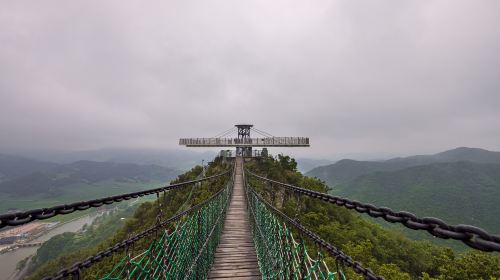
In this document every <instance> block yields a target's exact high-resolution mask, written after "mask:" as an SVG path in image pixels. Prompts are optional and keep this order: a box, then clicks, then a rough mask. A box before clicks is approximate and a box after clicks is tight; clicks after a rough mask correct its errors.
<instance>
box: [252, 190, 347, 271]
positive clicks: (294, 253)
mask: <svg viewBox="0 0 500 280" xmlns="http://www.w3.org/2000/svg"><path fill="white" fill-rule="evenodd" d="M247 198H248V206H249V210H250V211H249V212H250V224H251V226H252V232H253V238H254V242H255V247H256V250H257V257H258V260H259V269H260V271H261V273H262V277H263V279H329V280H333V279H340V280H345V279H346V278H345V275H344V273H343V272H342V271H340V270H336V271H334V272H333V271H330V269H329V268H328V266H327V264H326V263H325V261H324V260H323V258H322V255H321V253H319V252H318V255H317V257H316V258H315V259H313V258H311V257H310V256H309V254H308V250H307V248H306V244H305V241H304V240H303V239H300V240H299V241H297V240H295V238H294V236H293V234H292V232H291V231H290V229H289V228H287V226H286V224H285V223H284V222H282V221H280V220H279V219H278V217H277V216H276V215H275V214H274V213H273V212H271V211H270V210H269V209H268V208H267V206H266V205H265V204H264V203H263V202H262V201H260V199H259V198H258V197H257V195H256V194H255V193H254V192H253V191H251V190H250V189H249V188H247Z"/></svg>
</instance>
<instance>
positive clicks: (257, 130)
mask: <svg viewBox="0 0 500 280" xmlns="http://www.w3.org/2000/svg"><path fill="white" fill-rule="evenodd" d="M252 131H255V132H257V133H258V134H260V135H262V136H265V137H270V138H273V137H274V136H273V135H272V134H271V133H267V132H265V131H263V130H260V129H257V128H255V127H254V128H252Z"/></svg>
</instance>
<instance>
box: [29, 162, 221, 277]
mask: <svg viewBox="0 0 500 280" xmlns="http://www.w3.org/2000/svg"><path fill="white" fill-rule="evenodd" d="M228 168H229V166H228V165H227V164H224V163H223V162H222V160H221V159H220V158H216V160H214V161H213V162H211V163H210V164H209V167H208V170H207V176H210V175H214V174H218V173H221V172H222V171H224V170H227V169H228ZM201 172H202V168H201V167H200V166H196V167H194V168H193V169H191V170H190V171H188V172H186V173H185V174H182V175H180V176H179V177H178V178H177V179H176V180H174V181H173V182H172V183H177V182H183V181H188V180H193V179H196V178H197V177H198V176H199V175H200V174H201ZM226 180H227V176H226V177H224V178H218V179H216V180H212V181H211V182H210V183H208V182H204V183H202V184H200V185H199V186H190V187H187V188H182V189H178V190H174V191H170V192H167V193H166V194H164V195H162V196H161V197H160V200H161V202H162V203H161V204H162V210H163V217H162V219H166V218H167V217H170V216H172V215H173V214H175V213H177V212H179V210H180V209H181V208H185V207H190V206H192V205H196V204H199V203H201V202H202V201H204V200H206V199H207V198H209V197H210V196H211V195H213V194H214V193H215V192H216V191H218V190H219V189H220V188H222V187H223V185H224V184H225V182H226ZM188 198H189V199H188ZM158 213H159V206H158V201H157V200H154V201H152V202H145V203H143V204H141V205H140V206H139V207H138V208H137V210H136V211H135V213H134V215H133V216H132V217H131V218H129V219H127V220H126V222H125V224H124V225H123V226H122V227H121V228H120V229H118V230H116V231H115V232H116V233H115V234H114V235H113V236H112V237H110V238H108V239H106V240H104V241H102V242H98V241H96V244H95V245H94V246H88V247H83V248H80V249H79V250H73V251H72V252H71V253H68V254H65V255H62V256H59V257H57V258H55V259H52V258H50V259H51V260H49V261H48V262H46V263H45V264H43V265H41V266H40V267H39V268H38V269H36V270H35V271H33V272H32V273H31V274H30V275H29V276H28V277H27V279H33V280H34V279H41V278H43V277H45V276H50V275H53V274H55V273H57V271H59V270H60V269H61V268H64V267H69V266H71V265H72V264H73V263H75V262H77V261H81V260H84V259H85V258H87V257H89V256H91V255H94V254H96V253H97V252H99V251H101V250H104V249H106V248H108V247H111V246H113V245H115V244H116V243H118V242H121V241H122V240H125V239H127V237H129V236H132V235H134V234H137V233H139V232H141V231H144V230H146V229H147V228H149V227H151V226H152V225H154V224H155V222H156V217H157V214H158ZM61 238H63V237H61ZM154 238H155V236H151V237H150V238H145V239H142V240H140V241H139V242H136V244H135V245H134V246H133V247H132V248H130V249H129V251H130V253H131V254H133V255H135V254H138V253H139V252H141V251H143V250H145V248H146V247H147V246H148V245H149V244H150V243H151V242H152V241H153V240H154ZM124 254H125V252H121V253H118V254H114V255H112V256H111V257H108V258H106V259H104V260H103V261H101V262H99V263H97V264H95V265H94V266H92V267H91V268H89V269H86V270H85V271H84V274H83V277H84V278H85V279H97V278H99V277H102V276H104V275H106V274H107V273H109V272H110V271H111V270H112V269H113V267H114V266H115V265H116V264H117V263H119V261H120V260H121V259H122V258H123V257H124Z"/></svg>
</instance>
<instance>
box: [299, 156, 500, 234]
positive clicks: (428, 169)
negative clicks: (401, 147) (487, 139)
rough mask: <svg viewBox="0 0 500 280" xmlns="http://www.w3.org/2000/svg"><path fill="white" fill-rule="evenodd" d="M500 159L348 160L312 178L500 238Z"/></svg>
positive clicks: (368, 199)
mask: <svg viewBox="0 0 500 280" xmlns="http://www.w3.org/2000/svg"><path fill="white" fill-rule="evenodd" d="M499 155H500V153H498V152H489V151H486V150H481V149H470V148H459V149H455V150H451V151H447V152H443V153H439V154H436V155H433V156H414V157H409V158H399V159H392V160H388V161H383V162H358V161H350V160H344V161H340V162H338V163H336V164H334V165H330V166H326V167H322V168H318V169H316V170H313V171H311V172H309V173H307V175H308V176H315V177H318V178H320V179H322V180H325V181H326V182H327V183H328V184H329V186H330V187H331V188H332V190H331V191H332V192H333V193H334V194H336V195H340V196H346V197H349V198H352V199H357V200H361V201H365V202H368V203H373V204H377V205H381V206H387V207H390V208H393V209H395V210H407V211H411V212H415V213H416V214H418V215H421V216H437V217H441V218H443V219H444V220H445V221H447V222H449V223H452V224H474V225H477V226H480V227H483V228H485V229H487V230H489V231H491V232H496V233H498V231H499V229H500V220H499V219H495V218H492V217H498V216H499V215H500V156H499ZM465 159H467V161H464V160H465ZM446 161H448V162H446ZM429 162H431V163H429Z"/></svg>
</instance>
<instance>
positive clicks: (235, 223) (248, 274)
mask: <svg viewBox="0 0 500 280" xmlns="http://www.w3.org/2000/svg"><path fill="white" fill-rule="evenodd" d="M242 164H243V163H242V159H241V158H236V175H235V178H234V189H233V195H232V197H231V203H230V204H229V209H228V212H227V216H226V222H225V225H224V230H223V232H222V236H221V240H220V243H219V246H218V247H217V250H216V252H215V261H214V264H213V266H212V270H211V271H210V273H209V275H208V279H221V280H228V279H236V280H255V279H262V276H261V274H260V272H259V265H258V263H257V255H256V253H255V247H254V243H253V239H252V235H251V234H252V233H251V231H250V224H249V222H248V215H247V208H246V200H245V193H244V190H243V165H242Z"/></svg>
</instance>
